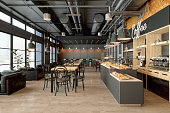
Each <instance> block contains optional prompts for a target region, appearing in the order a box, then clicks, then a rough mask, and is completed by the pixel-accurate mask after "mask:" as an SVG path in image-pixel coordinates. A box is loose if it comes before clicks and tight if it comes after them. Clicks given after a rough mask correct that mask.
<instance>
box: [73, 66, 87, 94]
mask: <svg viewBox="0 0 170 113" xmlns="http://www.w3.org/2000/svg"><path fill="white" fill-rule="evenodd" d="M84 73H85V67H79V69H78V74H75V75H74V76H73V87H72V90H73V89H74V88H76V87H77V85H78V82H82V87H83V91H84V78H85V74H84ZM75 92H76V90H75Z"/></svg>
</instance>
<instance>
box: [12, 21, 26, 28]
mask: <svg viewBox="0 0 170 113" xmlns="http://www.w3.org/2000/svg"><path fill="white" fill-rule="evenodd" d="M12 25H14V26H17V27H19V28H21V29H23V30H25V24H23V23H22V22H20V21H18V20H16V19H14V18H12Z"/></svg>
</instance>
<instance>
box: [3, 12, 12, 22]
mask: <svg viewBox="0 0 170 113" xmlns="http://www.w3.org/2000/svg"><path fill="white" fill-rule="evenodd" d="M0 19H1V20H3V21H5V22H8V23H11V17H10V16H8V15H6V14H5V13H3V12H0Z"/></svg>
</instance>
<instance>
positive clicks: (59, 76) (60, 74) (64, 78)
mask: <svg viewBox="0 0 170 113" xmlns="http://www.w3.org/2000/svg"><path fill="white" fill-rule="evenodd" d="M54 74H55V81H56V91H55V96H56V94H57V92H58V91H59V85H64V86H65V87H64V88H65V94H66V96H67V89H68V92H69V87H68V82H69V80H70V78H69V76H68V75H67V69H66V68H65V67H59V68H56V69H55V71H54Z"/></svg>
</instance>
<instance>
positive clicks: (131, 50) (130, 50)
mask: <svg viewBox="0 0 170 113" xmlns="http://www.w3.org/2000/svg"><path fill="white" fill-rule="evenodd" d="M123 52H133V49H128V50H127V51H123Z"/></svg>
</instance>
